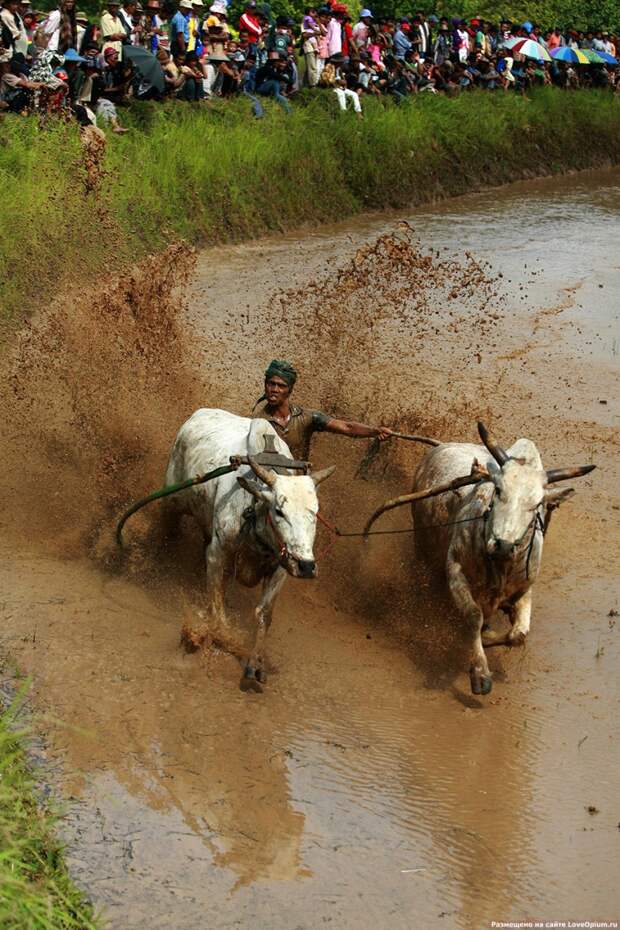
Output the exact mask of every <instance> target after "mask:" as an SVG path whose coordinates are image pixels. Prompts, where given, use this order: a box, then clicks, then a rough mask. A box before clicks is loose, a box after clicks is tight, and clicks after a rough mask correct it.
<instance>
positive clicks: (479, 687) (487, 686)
mask: <svg viewBox="0 0 620 930" xmlns="http://www.w3.org/2000/svg"><path fill="white" fill-rule="evenodd" d="M469 680H470V681H471V693H472V694H490V693H491V688H492V687H493V680H492V678H491V676H490V675H481V674H480V672H474V671H472V672H470V673H469Z"/></svg>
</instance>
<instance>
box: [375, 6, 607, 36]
mask: <svg viewBox="0 0 620 930" xmlns="http://www.w3.org/2000/svg"><path fill="white" fill-rule="evenodd" d="M418 9H421V10H426V11H427V12H428V13H435V14H436V15H437V16H447V17H449V18H451V17H453V16H462V17H463V18H464V19H471V18H472V17H473V16H481V17H482V18H483V19H488V20H490V22H492V23H499V22H500V20H502V19H507V20H509V21H510V22H513V23H523V22H525V21H526V20H529V21H530V22H531V23H539V24H540V25H541V26H542V27H543V29H553V27H554V26H560V27H561V28H562V29H566V28H573V29H580V30H584V31H585V30H588V29H607V30H608V31H609V32H615V31H616V30H618V29H619V28H620V0H506V2H505V3H498V2H497V0H440V2H438V3H437V4H436V5H431V7H429V6H428V4H424V3H423V4H422V5H421V6H419V7H418V5H416V4H413V6H412V4H411V3H410V2H409V0H376V2H375V4H374V5H373V6H372V11H373V13H374V14H375V16H378V15H381V16H385V15H388V14H389V15H396V16H405V15H408V16H410V15H411V12H412V10H418Z"/></svg>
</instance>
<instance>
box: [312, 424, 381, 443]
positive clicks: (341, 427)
mask: <svg viewBox="0 0 620 930" xmlns="http://www.w3.org/2000/svg"><path fill="white" fill-rule="evenodd" d="M325 432H326V433H338V434H339V435H340V436H350V437H351V438H352V439H369V438H373V437H375V436H376V437H377V439H379V440H380V441H381V442H383V440H384V439H389V438H390V436H391V435H392V434H393V430H391V429H390V428H389V427H388V426H367V425H366V424H365V423H356V422H355V420H336V419H333V420H329V421H328V422H327V426H326V427H325Z"/></svg>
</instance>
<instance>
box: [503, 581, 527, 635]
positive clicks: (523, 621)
mask: <svg viewBox="0 0 620 930" xmlns="http://www.w3.org/2000/svg"><path fill="white" fill-rule="evenodd" d="M531 617H532V589H531V588H530V589H529V591H526V592H525V594H524V595H523V597H520V598H519V600H518V601H516V602H515V604H514V608H513V613H512V614H511V616H510V620H511V623H512V629H511V631H510V633H509V634H508V636H507V642H508V645H509V646H522V645H523V644H524V642H525V637H526V636H527V634H528V633H529V631H530V620H531Z"/></svg>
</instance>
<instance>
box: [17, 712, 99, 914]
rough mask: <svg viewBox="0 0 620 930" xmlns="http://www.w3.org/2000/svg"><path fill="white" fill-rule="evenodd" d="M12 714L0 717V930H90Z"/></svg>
mask: <svg viewBox="0 0 620 930" xmlns="http://www.w3.org/2000/svg"><path fill="white" fill-rule="evenodd" d="M14 714H15V710H14V709H9V710H6V711H4V712H2V713H0V927H1V928H2V930H96V926H97V924H96V923H95V921H94V920H93V915H92V909H91V907H90V905H88V904H87V903H86V902H85V900H84V898H83V896H82V894H81V893H80V892H79V891H78V890H77V889H76V888H75V886H74V885H73V884H72V883H71V880H70V878H69V876H68V874H67V871H66V868H65V866H64V864H63V859H62V847H61V846H60V844H59V842H58V840H57V839H56V838H55V836H54V829H55V826H56V820H55V818H54V816H53V815H52V814H51V813H49V811H47V810H44V809H43V807H42V806H41V804H40V803H37V798H36V794H35V780H34V777H33V775H32V773H31V771H30V769H29V767H28V765H27V763H26V759H25V755H24V749H23V743H22V740H23V738H24V734H23V733H19V732H17V731H16V730H15V728H14Z"/></svg>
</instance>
